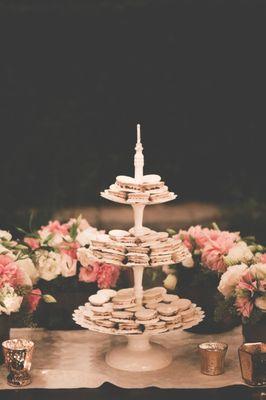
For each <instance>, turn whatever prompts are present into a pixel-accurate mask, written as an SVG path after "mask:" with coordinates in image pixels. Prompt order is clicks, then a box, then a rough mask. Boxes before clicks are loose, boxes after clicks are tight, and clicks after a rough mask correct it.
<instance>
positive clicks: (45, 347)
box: [0, 327, 243, 389]
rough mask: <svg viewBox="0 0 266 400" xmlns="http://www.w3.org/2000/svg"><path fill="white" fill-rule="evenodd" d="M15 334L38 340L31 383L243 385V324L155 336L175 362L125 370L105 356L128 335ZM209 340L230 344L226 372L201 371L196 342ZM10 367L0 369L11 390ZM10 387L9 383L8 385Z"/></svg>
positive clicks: (0, 380) (3, 386)
mask: <svg viewBox="0 0 266 400" xmlns="http://www.w3.org/2000/svg"><path fill="white" fill-rule="evenodd" d="M11 337H12V338H17V337H23V338H30V339H32V340H33V341H34V342H35V353H34V360H33V365H32V373H31V375H32V383H31V385H30V386H27V388H51V389H56V388H97V387H99V386H101V385H102V384H103V383H104V382H110V383H112V384H114V385H116V386H119V387H122V388H145V387H151V386H154V387H159V388H179V389H183V388H190V389H191V388H192V389H193V388H220V387H224V386H231V385H235V384H242V383H243V381H242V379H241V374H240V368H239V361H238V354H237V349H238V347H239V346H240V344H241V343H242V335H241V329H240V327H238V328H235V329H234V330H232V331H230V332H227V333H223V334H215V335H197V334H193V333H188V332H182V331H181V332H178V333H177V332H171V333H168V334H166V335H161V336H154V337H153V339H152V340H153V341H154V342H157V343H161V344H163V345H164V346H165V347H167V348H169V349H170V350H171V352H172V354H173V357H174V360H173V363H172V364H171V365H170V366H169V367H167V368H165V369H162V370H158V371H154V372H144V373H138V372H134V373H132V372H123V371H118V370H115V369H113V368H111V367H109V366H108V365H107V364H106V363H105V361H104V355H105V353H106V351H108V349H109V348H110V345H111V342H112V341H114V342H121V341H122V340H124V338H121V337H111V336H109V335H106V334H99V333H93V332H89V331H86V330H81V331H46V330H43V329H13V330H12V331H11ZM205 341H223V342H226V343H228V345H229V349H228V353H227V357H226V369H225V373H224V374H223V375H219V376H215V377H212V376H206V375H202V374H201V373H200V360H199V355H198V352H197V345H198V344H199V343H202V342H205ZM7 388H10V386H8V385H7V383H6V370H5V367H4V366H2V367H1V368H0V389H7ZM10 389H11V388H10Z"/></svg>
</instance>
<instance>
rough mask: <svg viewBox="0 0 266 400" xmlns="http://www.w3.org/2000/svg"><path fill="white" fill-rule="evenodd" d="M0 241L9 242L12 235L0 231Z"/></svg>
mask: <svg viewBox="0 0 266 400" xmlns="http://www.w3.org/2000/svg"><path fill="white" fill-rule="evenodd" d="M0 239H2V240H7V241H8V242H9V241H10V240H11V239H12V235H11V233H9V232H8V231H2V230H1V229H0Z"/></svg>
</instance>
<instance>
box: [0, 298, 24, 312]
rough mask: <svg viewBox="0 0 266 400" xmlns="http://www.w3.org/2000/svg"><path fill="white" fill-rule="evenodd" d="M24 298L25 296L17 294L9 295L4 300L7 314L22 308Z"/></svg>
mask: <svg viewBox="0 0 266 400" xmlns="http://www.w3.org/2000/svg"><path fill="white" fill-rule="evenodd" d="M22 300H23V297H22V296H18V295H17V294H14V295H12V296H11V295H10V296H7V297H6V298H5V299H4V301H3V305H4V308H5V310H6V311H5V312H6V314H7V315H10V314H11V313H12V312H17V311H18V310H19V309H20V306H21V303H22Z"/></svg>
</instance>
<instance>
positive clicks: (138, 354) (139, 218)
mask: <svg viewBox="0 0 266 400" xmlns="http://www.w3.org/2000/svg"><path fill="white" fill-rule="evenodd" d="M135 150H136V153H135V156H134V166H135V180H136V182H139V183H142V181H143V167H144V156H143V152H142V150H143V147H142V143H141V137H140V125H137V143H136V147H135ZM101 196H102V197H105V198H107V199H109V200H112V201H115V202H119V203H121V202H122V203H125V202H124V201H122V200H119V199H117V200H114V199H113V198H112V197H109V196H108V195H106V194H105V193H101ZM175 197H176V196H175V195H174V194H173V195H172V197H170V198H169V199H167V200H166V201H169V200H174V199H175ZM163 202H165V200H160V201H158V202H156V203H157V204H159V203H163ZM146 204H148V203H147V202H142V203H135V204H131V206H132V208H133V211H134V234H135V235H142V234H143V233H144V232H145V228H144V227H143V213H144V208H145V205H146ZM133 271H134V291H135V297H136V303H137V304H139V305H140V306H141V304H142V297H143V287H142V280H143V272H144V267H143V266H137V265H136V266H134V267H133ZM76 322H77V320H76ZM77 323H79V322H77ZM196 323H198V322H196ZM79 324H80V325H81V326H83V327H85V328H87V329H91V330H95V329H93V327H91V326H87V324H85V323H82V322H81V323H79ZM192 325H194V324H192ZM123 336H125V335H123ZM150 338H151V335H150V334H147V333H144V334H135V335H127V343H124V344H120V345H117V346H115V347H113V348H112V349H111V350H110V351H109V352H108V353H107V354H106V357H105V360H106V363H107V364H108V365H110V366H111V367H113V368H117V369H120V370H123V371H154V370H157V369H161V368H164V367H166V366H167V365H169V364H170V363H171V361H172V355H171V353H170V352H169V351H168V350H167V349H166V348H165V347H163V346H161V345H159V344H156V343H153V342H151V341H150Z"/></svg>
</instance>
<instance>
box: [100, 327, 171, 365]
mask: <svg viewBox="0 0 266 400" xmlns="http://www.w3.org/2000/svg"><path fill="white" fill-rule="evenodd" d="M150 338H151V336H150V335H145V334H143V335H131V336H127V343H123V344H120V345H118V346H115V347H113V348H112V349H111V350H110V351H109V352H108V353H107V354H106V356H105V361H106V362H107V364H108V365H110V366H111V367H113V368H117V369H121V370H123V371H154V370H157V369H162V368H165V367H167V366H168V365H169V364H170V363H171V362H172V355H171V353H170V351H169V350H167V349H166V348H165V347H163V346H161V345H159V344H157V343H153V342H151V341H150Z"/></svg>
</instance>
